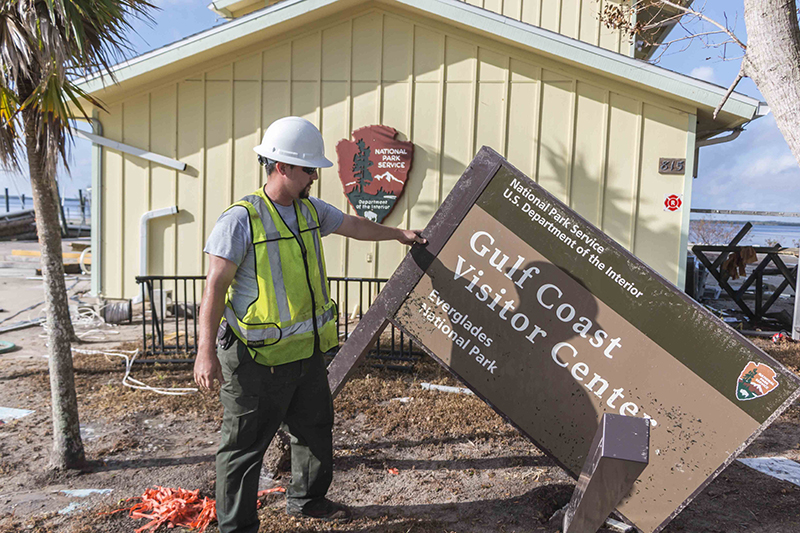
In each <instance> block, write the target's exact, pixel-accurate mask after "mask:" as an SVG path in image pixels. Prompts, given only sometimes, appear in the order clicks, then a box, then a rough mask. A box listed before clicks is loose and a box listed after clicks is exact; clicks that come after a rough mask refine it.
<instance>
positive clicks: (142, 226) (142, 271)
mask: <svg viewBox="0 0 800 533" xmlns="http://www.w3.org/2000/svg"><path fill="white" fill-rule="evenodd" d="M177 212H178V206H176V205H173V206H170V207H164V208H162V209H154V210H152V211H147V212H146V213H145V214H143V215H142V218H141V220H140V222H139V275H140V276H146V275H147V227H148V224H147V223H148V222H149V221H150V220H152V219H154V218H160V217H166V216H169V215H174V214H176V213H177Z"/></svg>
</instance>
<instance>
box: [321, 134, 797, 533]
mask: <svg viewBox="0 0 800 533" xmlns="http://www.w3.org/2000/svg"><path fill="white" fill-rule="evenodd" d="M423 235H424V236H425V237H426V238H427V239H428V245H427V246H414V247H413V248H412V249H411V251H410V252H409V254H408V255H407V256H406V258H405V259H404V260H403V262H402V263H401V264H400V266H399V267H398V269H397V270H396V272H395V273H394V275H393V276H392V278H391V279H390V280H389V282H388V283H387V284H386V285H385V286H384V288H383V290H382V291H381V293H380V294H379V295H378V297H377V298H376V300H375V302H374V303H373V305H372V306H371V307H370V308H369V310H368V311H367V313H365V315H364V316H363V318H362V319H361V321H360V322H359V324H358V326H357V328H356V329H355V330H354V331H353V333H352V334H351V336H350V338H349V339H348V341H347V342H346V343H345V344H344V345H343V346H342V349H341V350H340V352H339V354H338V355H337V356H336V358H335V359H334V361H333V362H332V363H331V366H330V368H329V373H330V378H329V382H330V385H331V390H332V391H333V392H334V394H336V393H338V392H339V390H341V388H342V387H343V385H344V383H345V382H346V380H347V378H348V377H349V376H350V375H351V373H352V372H353V370H354V369H355V367H356V366H357V364H358V362H359V361H360V360H361V359H362V358H363V356H364V354H365V353H366V351H367V349H368V348H369V346H370V345H371V344H372V343H373V342H374V341H375V340H376V339H377V337H378V335H380V333H381V331H383V329H384V328H385V327H386V325H387V324H388V323H389V322H391V323H392V324H394V325H395V326H397V327H399V328H400V329H401V330H402V331H404V332H405V333H406V334H408V335H411V336H412V337H413V338H414V339H415V341H416V342H417V343H418V344H419V345H421V346H422V347H423V349H424V350H425V351H426V352H427V353H428V354H429V355H431V357H433V358H434V359H436V360H437V361H438V362H439V363H440V364H442V365H443V366H445V367H446V368H447V369H448V370H450V371H451V372H452V373H453V374H455V375H456V376H457V377H458V378H459V379H460V380H461V381H463V382H464V383H465V384H466V385H467V386H468V387H469V388H470V389H472V390H473V391H474V392H475V393H476V394H477V395H478V396H480V397H481V398H482V399H483V400H484V401H486V402H487V403H488V404H489V405H490V406H492V408H493V409H494V410H495V411H497V412H498V413H499V414H500V415H501V416H503V417H504V418H505V419H506V420H508V421H509V422H510V423H511V424H513V425H514V426H515V427H517V428H518V429H519V430H520V431H521V432H522V433H523V434H525V435H526V436H527V437H528V438H530V439H531V440H532V441H533V442H534V443H535V444H536V445H537V446H538V447H539V448H541V449H542V450H543V451H544V452H545V453H547V454H548V455H550V456H551V457H552V458H553V459H554V460H555V461H557V462H558V463H559V464H560V465H561V466H562V467H563V468H564V469H566V470H567V471H568V472H569V473H570V474H571V475H572V476H574V477H576V478H577V477H578V475H579V474H580V473H581V470H582V468H583V466H584V464H585V463H586V461H587V459H588V457H587V455H588V453H589V450H590V447H591V445H592V440H593V438H594V436H595V434H596V432H597V429H598V426H599V424H600V421H601V419H602V417H603V415H604V414H605V413H610V414H619V415H626V416H630V417H640V418H643V419H646V420H648V422H649V424H650V450H649V451H650V454H649V463H648V464H647V467H646V468H645V469H644V471H643V472H642V474H641V475H640V476H639V477H638V479H637V480H636V482H635V484H634V485H633V489H632V490H631V491H630V492H629V493H628V494H627V495H626V496H625V497H624V498H623V499H622V501H621V502H620V503H619V505H618V506H617V510H618V511H619V512H620V513H621V515H622V516H623V517H624V518H625V519H626V520H628V521H630V522H631V523H632V524H633V525H635V526H636V527H637V528H639V529H640V530H642V531H645V532H656V531H660V530H662V529H663V528H664V527H665V526H666V525H667V524H668V523H669V522H670V520H672V519H673V518H674V517H675V516H676V515H677V514H678V513H679V512H680V511H681V510H682V509H683V508H684V507H686V505H688V503H689V502H690V501H691V500H692V499H693V498H694V497H695V496H697V494H699V493H700V491H702V490H703V488H704V487H705V486H706V485H708V483H710V482H711V481H712V480H713V479H714V478H715V477H716V476H717V475H718V474H719V473H720V472H721V471H722V470H723V469H724V468H725V467H726V466H727V465H728V464H730V463H731V462H732V461H733V460H734V458H735V457H736V455H738V454H739V453H740V452H741V451H742V450H744V448H745V447H746V446H747V445H748V444H750V442H752V441H753V439H755V438H756V436H757V435H759V434H760V433H761V432H762V431H763V430H764V429H765V428H766V427H767V426H768V425H769V424H770V423H771V422H772V421H773V420H774V419H775V418H776V417H778V416H779V415H780V413H781V412H782V411H783V410H784V409H786V408H787V407H788V406H789V405H790V404H791V403H792V402H793V401H794V400H795V399H796V398H797V397H798V396H800V380H799V379H798V378H797V377H796V376H794V375H793V374H792V373H791V372H789V371H787V370H786V369H785V368H784V367H783V366H782V365H780V364H779V363H778V362H776V361H775V360H774V359H772V358H770V357H769V356H768V355H766V354H765V353H764V352H762V351H761V350H759V349H758V348H756V347H755V346H753V345H752V344H751V343H750V342H749V341H747V340H746V339H745V338H744V337H742V336H741V335H739V334H738V333H736V332H735V331H733V330H731V329H730V328H729V327H727V326H726V325H725V324H723V323H722V322H720V321H719V320H718V319H717V318H716V317H714V316H713V315H712V314H710V313H709V312H708V311H707V310H705V309H704V308H703V307H702V306H700V305H698V304H697V303H696V302H695V301H694V300H692V299H691V298H689V297H688V296H686V295H685V294H684V293H682V292H681V291H680V290H678V289H677V288H675V286H673V285H672V284H671V283H669V282H668V281H666V280H665V279H664V278H662V277H661V276H660V275H659V274H658V273H656V272H655V271H654V270H652V269H651V268H650V267H648V266H647V265H645V264H644V263H642V262H641V261H639V260H638V259H637V258H636V257H634V256H633V255H631V254H630V253H629V252H628V251H627V250H625V249H624V248H622V247H621V246H619V245H618V244H617V243H615V242H614V241H613V240H611V239H610V238H609V237H608V236H607V235H605V234H604V233H602V232H601V231H600V230H599V229H597V228H595V227H594V226H593V225H592V224H590V223H589V222H587V221H586V220H584V219H583V218H582V217H580V215H578V214H577V213H575V212H574V211H572V210H571V209H570V208H569V207H567V206H566V205H564V204H563V203H561V202H559V201H558V200H557V199H556V198H554V197H553V196H552V195H550V194H549V193H548V192H547V191H545V190H544V189H543V188H541V187H540V186H538V185H537V184H536V183H534V182H533V181H532V180H530V179H529V178H527V177H526V176H525V175H523V174H522V173H521V172H519V171H518V170H517V169H515V168H514V167H513V166H511V165H510V164H509V163H508V162H507V161H506V160H505V159H503V158H502V157H501V156H500V155H498V154H497V153H496V152H494V151H493V150H491V149H490V148H486V147H484V148H482V149H481V151H480V152H479V153H478V155H477V156H476V157H475V159H474V160H473V161H472V163H471V164H470V166H469V167H468V168H467V170H466V171H465V172H464V174H463V176H462V177H461V179H460V180H459V181H458V183H457V184H456V186H455V188H454V189H453V191H452V192H451V193H450V195H449V196H448V197H447V199H446V200H445V202H444V203H443V204H442V206H441V207H440V208H439V210H438V211H437V212H436V214H435V215H434V216H433V218H432V220H431V222H430V224H429V225H428V227H427V228H426V229H425V231H424V233H423Z"/></svg>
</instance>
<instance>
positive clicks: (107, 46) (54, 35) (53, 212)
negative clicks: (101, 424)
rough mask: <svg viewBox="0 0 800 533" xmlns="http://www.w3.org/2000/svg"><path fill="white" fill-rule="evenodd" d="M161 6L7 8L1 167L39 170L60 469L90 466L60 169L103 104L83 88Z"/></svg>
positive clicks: (0, 37)
mask: <svg viewBox="0 0 800 533" xmlns="http://www.w3.org/2000/svg"><path fill="white" fill-rule="evenodd" d="M153 8H154V6H153V5H152V4H150V3H148V2H147V1H145V0H0V165H1V166H2V167H3V168H5V169H6V170H10V171H19V172H21V171H22V166H21V164H22V161H23V159H24V157H23V152H22V150H23V147H24V149H25V154H24V156H26V158H27V163H28V170H29V172H30V180H31V186H32V191H33V206H34V210H35V213H36V229H37V232H38V235H39V244H40V245H41V250H42V274H43V276H44V283H45V294H46V310H47V323H46V325H47V332H48V343H47V344H48V354H49V360H50V363H49V364H50V392H51V398H52V411H53V440H54V446H53V453H52V456H51V466H53V467H54V468H76V467H79V466H81V465H83V464H84V463H85V455H84V451H83V443H82V442H81V436H80V427H79V425H78V402H77V398H76V394H75V382H74V377H73V369H72V350H71V341H72V339H73V337H74V332H73V329H72V322H71V320H70V314H69V306H68V303H67V293H66V286H65V284H64V267H63V264H62V258H61V228H60V226H59V220H58V202H57V201H56V189H55V187H56V185H55V183H56V181H55V175H56V167H57V165H58V163H59V162H63V164H64V166H65V167H67V169H68V168H69V167H68V165H67V154H68V147H69V146H70V145H71V143H72V130H71V126H70V119H74V118H81V117H82V118H86V119H88V116H87V115H86V112H85V111H84V110H83V107H82V106H81V102H82V101H83V102H89V103H91V104H92V105H96V106H99V107H101V104H100V102H98V101H97V100H95V99H94V98H92V97H91V96H89V95H87V94H85V93H84V92H82V91H81V90H80V89H79V88H78V87H77V86H76V84H75V80H76V79H78V78H79V77H82V76H86V75H89V74H92V73H95V72H97V71H106V72H110V68H109V67H110V65H111V64H112V63H114V62H116V60H117V59H121V58H123V57H124V56H125V54H126V52H128V51H130V50H131V49H130V45H129V41H128V39H127V36H126V35H127V34H128V31H129V30H131V29H132V28H131V25H130V22H129V19H130V18H131V17H143V18H145V19H147V20H152V19H151V17H150V15H149V13H150V10H151V9H153Z"/></svg>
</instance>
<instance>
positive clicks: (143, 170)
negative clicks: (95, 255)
mask: <svg viewBox="0 0 800 533" xmlns="http://www.w3.org/2000/svg"><path fill="white" fill-rule="evenodd" d="M150 96H151V95H150V94H145V95H141V96H138V97H137V98H134V99H132V100H130V101H128V102H126V103H125V106H124V109H123V114H122V124H123V128H122V142H124V143H125V144H130V145H132V146H141V147H143V148H144V149H146V150H149V149H150V127H149V126H150V125H149V120H148V118H149V116H150ZM122 165H123V170H122V178H123V179H122V194H123V202H124V204H123V205H124V207H123V209H122V211H123V213H122V227H123V232H124V239H123V242H124V248H123V250H122V261H123V270H124V273H125V275H124V277H123V278H122V290H123V291H124V293H125V294H126V295H131V294H136V293H137V292H138V288H137V286H136V281H135V276H138V275H140V274H142V273H140V272H139V224H140V218H141V216H142V213H144V212H146V211H149V210H150V209H151V208H150V201H149V200H150V163H149V162H148V161H147V160H145V159H140V158H138V157H136V156H132V155H129V154H125V155H124V157H123V163H122Z"/></svg>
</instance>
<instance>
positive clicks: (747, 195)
mask: <svg viewBox="0 0 800 533" xmlns="http://www.w3.org/2000/svg"><path fill="white" fill-rule="evenodd" d="M154 4H155V5H156V6H158V7H159V8H160V10H159V11H156V12H155V13H154V15H153V17H154V19H155V22H154V23H153V24H147V23H144V22H142V21H136V22H134V29H135V30H136V33H134V34H131V36H130V39H131V42H132V45H133V48H134V50H135V51H136V55H138V54H142V53H145V52H147V51H150V50H153V49H155V48H159V47H161V46H164V45H167V44H169V43H172V42H175V41H177V40H180V39H182V38H184V37H188V36H190V35H193V34H195V33H197V32H200V31H203V30H206V29H208V28H211V27H213V26H216V25H219V24H222V23H224V22H225V21H224V19H221V18H220V17H219V16H218V15H216V14H215V13H214V12H212V11H211V10H210V9H208V8H207V5H208V0H154ZM694 5H695V6H696V7H699V8H703V9H704V12H705V14H706V15H707V16H709V17H710V18H712V19H714V20H717V21H720V22H724V21H725V20H727V21H728V24H729V26H730V27H731V29H733V30H734V31H735V33H736V34H737V36H738V37H739V38H740V39H741V40H742V41H745V42H746V32H745V27H744V21H743V20H742V13H743V0H705V1H703V0H695V2H694ZM689 27H690V28H691V29H693V30H695V31H697V32H702V31H708V30H709V29H710V28H711V27H710V26H708V25H707V24H697V23H695V24H690V25H689ZM681 35H682V32H681V29H680V28H676V29H675V30H673V32H672V33H671V34H670V35H669V36H668V37H667V40H671V39H675V38H677V37H679V36H681ZM724 53H725V54H727V57H728V58H724V57H722V56H723V49H719V48H709V47H707V46H705V45H704V44H703V43H701V42H699V41H698V40H694V41H691V42H679V43H676V44H674V45H672V46H671V47H670V48H669V49H667V50H666V51H665V53H664V54H663V55H661V57H660V59H659V61H658V63H657V64H658V65H659V66H662V67H665V68H668V69H670V70H674V71H677V72H681V73H683V74H688V75H690V76H693V77H696V78H700V79H703V80H706V81H709V82H712V83H715V84H718V85H721V86H724V87H727V86H728V85H729V84H730V83H731V81H732V80H733V79H734V78H735V77H736V74H737V72H738V70H739V63H740V62H739V61H738V60H737V59H735V58H737V57H739V56H740V55H741V53H740V51H739V49H738V48H737V47H736V46H735V45H734V46H728V47H727V48H726V49H725V50H724ZM737 92H740V93H743V94H746V95H748V96H752V97H754V98H758V99H760V100H763V97H762V96H761V94H760V93H759V92H758V89H757V88H756V86H755V84H754V83H753V82H752V81H751V80H749V79H744V80H743V81H742V82H741V83H740V84H739V86H738V88H737ZM70 167H71V170H72V173H71V176H68V175H66V173H63V172H62V173H61V174H62V176H63V177H60V178H59V179H60V182H61V184H62V187H61V188H62V193H63V194H64V196H65V197H68V198H74V197H77V196H78V192H77V191H78V189H79V188H80V189H86V188H87V187H89V186H90V184H91V153H90V144H89V142H88V141H84V140H81V139H76V140H75V146H74V149H73V150H72V161H71V163H70ZM5 187H8V188H9V193H10V194H11V195H16V194H17V192H20V193H23V194H25V195H30V183H29V180H28V177H27V176H25V175H22V176H20V175H10V174H6V173H2V172H0V194H3V188H5ZM797 198H800V167H798V165H797V163H796V162H795V159H794V157H793V156H792V154H791V151H790V150H789V148H788V146H787V145H786V142H785V141H784V140H783V137H782V136H781V133H780V131H779V130H778V128H777V126H776V124H775V120H774V118H773V117H772V115H768V116H766V117H763V118H760V119H758V120H756V121H754V122H753V123H751V124H750V125H748V126H747V128H746V130H745V131H744V133H742V135H741V136H739V138H738V139H736V140H735V141H733V142H730V143H725V144H721V145H716V146H709V147H704V148H702V149H701V150H700V158H699V167H698V178H697V179H696V180H694V184H693V193H692V207H695V208H712V209H743V210H759V211H798V208H797V206H796V203H797V201H796V199H797Z"/></svg>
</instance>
